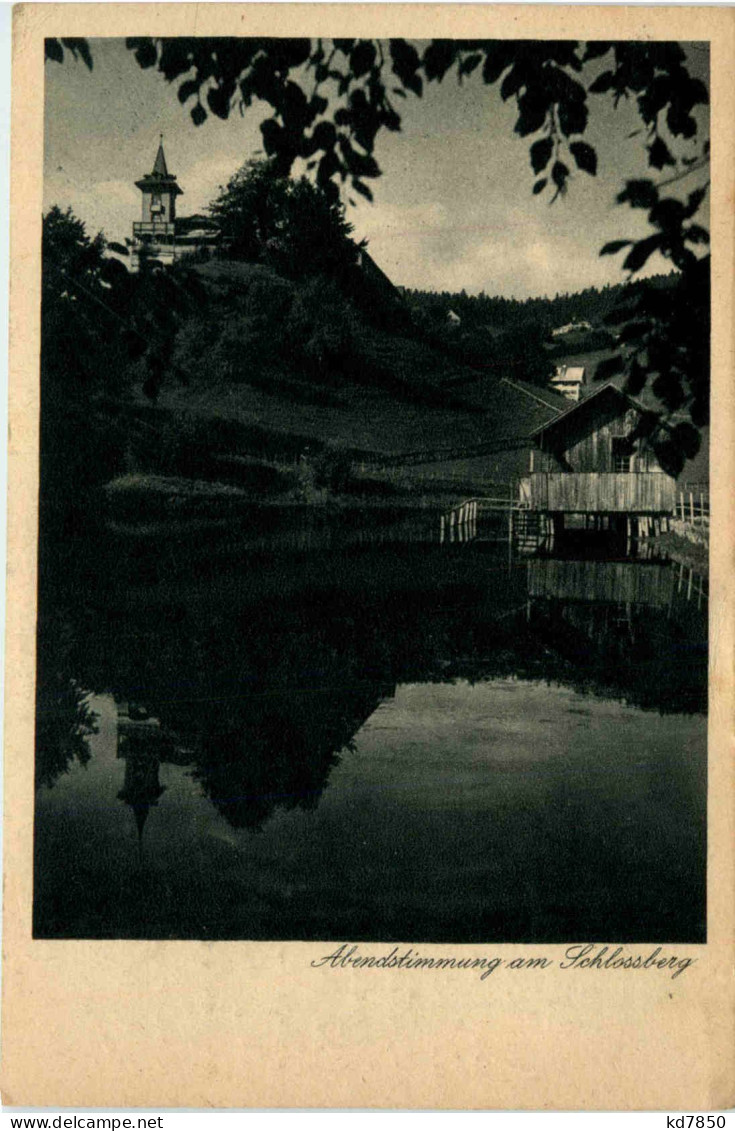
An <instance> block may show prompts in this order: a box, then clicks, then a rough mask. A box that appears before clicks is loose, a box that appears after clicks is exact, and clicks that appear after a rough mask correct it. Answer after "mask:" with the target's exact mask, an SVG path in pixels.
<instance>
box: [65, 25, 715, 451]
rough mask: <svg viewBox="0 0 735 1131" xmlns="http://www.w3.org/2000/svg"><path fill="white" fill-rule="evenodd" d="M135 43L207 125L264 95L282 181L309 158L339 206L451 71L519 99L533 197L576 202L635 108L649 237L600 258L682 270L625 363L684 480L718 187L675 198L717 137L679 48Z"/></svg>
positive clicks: (705, 385)
mask: <svg viewBox="0 0 735 1131" xmlns="http://www.w3.org/2000/svg"><path fill="white" fill-rule="evenodd" d="M126 44H127V47H128V49H129V50H130V51H131V52H133V54H134V57H135V59H136V61H137V62H138V64H139V65H140V66H141V67H143V68H156V69H157V70H158V71H159V72H160V74H161V75H162V76H163V77H164V78H165V80H166V81H167V82H169V83H171V84H175V85H176V86H177V95H178V98H179V101H180V102H181V103H182V104H187V105H189V107H190V113H191V118H192V121H193V123H194V125H196V126H201V125H202V124H203V123H204V122H205V121H206V120H207V117H208V116H209V115H210V114H213V115H215V116H216V117H219V118H222V119H226V118H228V117H229V115H230V113H231V112H232V110H233V109H239V110H240V112H241V113H242V112H245V111H246V110H247V109H248V108H249V107H250V106H252V104H253V103H254V102H255V101H256V100H260V101H261V102H264V103H266V104H267V105H269V106H270V107H271V109H272V111H273V112H272V115H271V116H270V117H268V118H267V119H266V120H265V121H264V122H263V123H262V126H261V132H262V136H263V146H264V149H265V152H266V154H267V155H268V157H269V158H270V159H271V161H272V167H273V170H274V171H275V172H276V173H277V174H279V175H281V176H285V175H286V174H288V173H289V172H290V171H291V169H292V167H293V165H294V162H295V161H296V160H297V159H303V160H305V161H306V163H307V166H308V168H309V169H310V170H311V171H312V172H313V175H314V177H315V181H316V184H317V185H318V186H319V187H320V188H321V189H323V191H324V192H325V193H326V194H327V195H328V196H329V197H330V199H331V200H332V201H337V200H338V198H339V194H340V191H341V190H346V191H347V192H348V194H349V193H350V192H354V193H355V194H359V195H362V196H364V197H366V198H367V199H372V191H371V189H370V187H369V184H368V182H369V181H370V180H374V179H375V178H377V177H379V176H380V172H381V170H380V166H379V165H378V162H377V160H376V157H375V154H374V151H375V146H376V139H377V138H378V135H379V134H380V132H381V131H382V130H388V131H391V132H396V131H399V130H400V129H401V114H400V112H399V109H398V107H399V105H400V100H401V99H405V98H406V97H408V96H410V95H413V96H416V97H421V95H422V94H423V91H424V89H425V87H426V85H427V84H430V83H440V82H442V81H443V80H444V79H445V78H447V77H448V76H453V77H454V78H455V79H457V80H458V81H459V82H460V83H463V82H464V81H465V80H466V79H468V78H469V76H472V75H479V76H480V77H481V80H482V82H483V83H484V84H486V85H487V86H489V87H497V88H498V90H499V94H500V97H501V99H503V101H510V100H513V101H515V104H516V109H517V116H516V121H515V126H514V129H515V132H516V134H518V135H519V136H520V137H522V138H526V139H528V141H529V159H530V165H531V172H532V175H533V178H534V180H533V186H532V191H533V192H534V193H536V194H542V193H547V194H549V196H550V199H552V200H556V199H557V198H559V197H560V196H563V195H564V194H565V192H566V189H567V185H568V181H569V178H570V175H571V171H572V169H573V168H574V169H576V170H579V171H581V172H582V173H584V174H586V175H589V176H595V175H596V173H597V168H598V155H597V152H596V150H595V148H594V146H593V145H592V144H590V142H589V140H587V138H586V136H585V135H586V132H587V127H588V123H589V120H590V114H591V112H594V108H595V106H596V105H597V104H598V102H599V100H601V99H605V98H607V99H612V100H613V102H614V103H615V104H616V105H617V104H618V103H619V102H620V100H621V99H628V100H630V101H632V102H633V103H634V105H635V107H636V109H637V113H638V115H639V117H640V119H641V122H642V134H643V139H644V140H643V145H644V148H645V154H646V163H647V166H648V169H649V171H650V172H649V175H648V176H646V177H641V178H638V179H635V180H631V181H628V182H627V183H626V184H624V186H623V187H622V189H621V191H620V193H619V194H618V198H617V199H618V203H620V204H625V205H628V206H629V207H631V208H633V209H642V210H644V211H645V213H646V216H647V219H648V222H649V224H650V226H651V228H652V232H651V235H649V236H647V237H645V238H644V239H639V240H628V239H625V238H622V239H620V240H616V241H613V242H611V243H608V244H607V245H606V246H605V247H604V248H603V249H602V251H601V254H617V253H619V252H625V258H624V261H623V268H624V270H625V271H627V272H628V273H629V274H630V275H633V274H635V273H637V272H639V271H640V270H642V269H643V267H645V265H646V263H647V262H648V259H649V258H650V256H651V255H652V254H653V253H654V252H659V253H660V254H661V255H662V256H664V257H665V258H667V259H669V260H670V261H671V263H672V264H673V265H674V266H675V268H676V269H677V270H678V272H679V285H678V287H677V293H676V294H671V295H670V296H669V297H670V298H671V302H668V301H661V300H660V299H659V300H658V301H648V300H646V301H643V302H642V304H641V303H639V301H638V299H635V300H633V301H632V302H631V303H629V304H628V307H627V310H626V318H625V321H624V322H621V323H619V325H620V326H621V329H620V331H619V333H620V347H621V348H620V351H619V357H618V362H617V367H618V369H619V371H620V372H623V373H625V374H626V376H627V379H628V382H629V386H630V388H631V389H633V388H636V387H638V388H639V389H640V388H642V387H643V386H644V385H646V384H647V385H649V386H650V388H651V389H652V390H653V392H654V394H655V396H656V397H657V398H658V400H659V401H660V405H661V408H660V411H659V412H658V413H657V414H656V415H655V417H651V424H650V428H649V434H648V436H647V439H648V441H649V442H651V443H652V444H653V445H654V446H655V447H656V450H657V452H658V454H659V456H660V458H662V459H663V461H664V464H665V466H666V467H667V469H668V470H670V471H672V472H677V471H679V470H680V469H681V467H682V465H683V461H684V459H685V456H686V455H687V454H689V452H690V451H691V449H692V447H693V444H694V441H693V440H692V435H693V434H696V432H692V431H691V430H688V431H687V444H686V446H682V444H681V443H680V442H679V440H678V439H677V436H678V435H680V434H679V433H677V432H676V430H675V429H674V430H673V431H672V425H671V417H672V416H673V415H674V414H682V413H685V414H687V415H688V416H689V418H690V419H691V421H692V424H693V425H694V428H695V429H696V428H697V427H699V426H701V425H702V424H704V423H706V421H707V418H708V406H709V257H708V255H707V245H708V242H709V235H708V232H707V230H706V229H705V227H704V226H703V225H702V224H701V223H699V222H698V221H697V215H698V213H699V212H700V210H701V209H702V207H703V205H704V203H705V198H706V194H707V185H706V184H705V185H702V186H699V187H697V188H696V189H695V190H694V191H693V192H691V193H690V194H689V196H688V197H687V198H686V200H684V201H681V200H679V199H678V197H677V195H676V193H675V192H674V193H673V194H671V193H668V192H667V190H668V189H669V187H670V186H671V185H674V184H676V183H678V182H679V181H681V180H682V179H684V178H685V177H688V176H690V175H691V174H696V173H698V172H700V171H702V170H705V169H706V168H707V166H708V161H709V140H708V138H706V137H704V138H701V137H699V129H700V123H699V121H698V116H697V111H698V110H699V108H702V107H704V106H706V105H707V103H708V100H709V99H708V91H707V87H706V85H705V84H704V83H703V82H702V81H701V80H700V79H699V78H697V77H696V76H694V75H692V74H691V73H690V70H689V67H688V66H687V56H686V52H685V51H684V48H683V47H682V46H681V45H680V44H678V43H673V42H650V41H644V40H641V41H627V42H607V41H606V42H577V41H574V40H558V41H553V40H544V41H529V40H468V39H456V40H446V39H435V40H431V41H429V42H428V43H423V44H418V45H417V44H416V43H414V42H411V41H409V40H405V39H390V40H388V41H384V40H378V39H335V40H332V41H329V40H322V39H305V38H304V39H288V38H280V39H277V38H263V37H252V38H238V39H232V38H226V39H225V38H207V37H198V38H185V37H180V38H175V39H152V38H142V37H136V38H130V39H128V40H127V41H126ZM65 51H68V52H71V53H72V54H73V55H74V56H75V57H76V58H81V59H82V60H83V62H84V63H85V64H86V65H87V66H88V67H90V68H91V67H92V65H93V60H92V56H91V53H90V50H89V46H88V44H87V43H86V41H84V40H47V43H46V52H47V57H48V58H50V59H52V60H56V61H57V62H60V61H62V60H63V58H64V54H65ZM693 147H698V148H696V149H695V148H693ZM660 174H664V176H663V179H659V180H658V181H656V180H655V179H654V178H655V177H656V176H660ZM683 310H686V312H687V318H686V319H685V325H684V326H682V322H681V312H682V311H683ZM631 327H632V328H631ZM692 327H693V328H692ZM603 375H606V374H603ZM687 449H688V450H687Z"/></svg>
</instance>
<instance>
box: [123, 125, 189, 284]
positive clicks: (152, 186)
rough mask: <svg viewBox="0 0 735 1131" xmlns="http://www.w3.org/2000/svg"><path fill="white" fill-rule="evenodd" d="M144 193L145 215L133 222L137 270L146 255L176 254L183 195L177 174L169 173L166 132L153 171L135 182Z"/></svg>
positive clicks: (169, 257)
mask: <svg viewBox="0 0 735 1131" xmlns="http://www.w3.org/2000/svg"><path fill="white" fill-rule="evenodd" d="M135 186H136V188H139V189H140V191H141V194H142V198H143V199H142V213H141V219H140V220H139V221H137V222H134V223H133V248H132V262H131V266H132V268H133V270H137V268H138V267H139V266H140V260H141V258H143V257H144V256H145V257H147V258H151V259H157V260H159V261H160V262H162V263H173V261H174V259H175V257H176V197H177V196H180V195H181V193H182V189H181V188H179V186H178V184H177V182H176V177H175V176H174V174H173V173H169V171H168V168H167V165H166V155H165V154H164V152H163V134H161V142H160V145H159V146H158V153H157V154H156V160H155V162H154V164H153V169H152V171H151V172H150V173H146V175H145V176H144V177H141V179H140V180H139V181H136V182H135Z"/></svg>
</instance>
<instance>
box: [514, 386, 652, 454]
mask: <svg viewBox="0 0 735 1131" xmlns="http://www.w3.org/2000/svg"><path fill="white" fill-rule="evenodd" d="M631 408H633V409H635V411H636V412H638V413H639V414H641V415H642V414H643V413H644V412H645V411H646V410H645V408H644V406H643V405H642V404H640V402H639V401H637V400H635V398H634V397H631V396H629V395H628V394H627V393H625V392H623V390H622V389H620V388H619V387H618V385H617V384H616V382H615V381H614V380H612V381H607V382H605V384H604V385H600V387H599V388H598V389H596V390H595V391H594V392H593V393H590V395H589V396H587V397H585V398H584V399H583V400H581V401H575V402H574V403H572V404H570V405H569V407H568V408H566V409H565V410H564V411H562V412H560V413H559V414H558V415H557V416H555V417H554V418H553V419H552V420H548V421H546V422H545V423H544V424H541V425H540V426H539V427H538V428H536V429H535V430H534V431H533V432H532V433H531V438H532V439H533V440H534V441H535V442H536V444H538V446H539V447H544V448H560V449H561V448H563V447H564V446H565V444H566V442H567V441H568V439H569V438H571V437H573V436H578V435H579V434H580V433H581V432H585V431H591V430H593V429H594V428H595V427H597V426H598V425H599V423H601V421H602V418H605V419H607V420H609V419H614V418H615V417H616V416H622V415H623V414H624V413H626V412H627V411H628V410H629V409H631Z"/></svg>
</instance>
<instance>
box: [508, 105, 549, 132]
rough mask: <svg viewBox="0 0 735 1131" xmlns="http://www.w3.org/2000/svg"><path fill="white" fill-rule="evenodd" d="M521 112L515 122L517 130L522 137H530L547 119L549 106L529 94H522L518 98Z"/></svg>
mask: <svg viewBox="0 0 735 1131" xmlns="http://www.w3.org/2000/svg"><path fill="white" fill-rule="evenodd" d="M518 108H519V110H520V114H519V115H518V120H517V121H516V124H515V132H516V133H517V134H519V135H520V136H521V137H528V135H529V134H535V133H536V131H537V130H540V129H541V127H542V126H543V124H544V122H545V121H546V114H547V112H548V107H547V106H546V104H545V103H541V102H538V101H537V100H534V99H532V98H531V97H529V95H522V96H521V97H520V98H519V99H518Z"/></svg>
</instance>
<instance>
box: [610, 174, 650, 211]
mask: <svg viewBox="0 0 735 1131" xmlns="http://www.w3.org/2000/svg"><path fill="white" fill-rule="evenodd" d="M626 201H627V202H628V203H629V204H630V206H631V208H653V206H654V205H655V204H656V202H657V201H658V190H657V188H656V186H655V185H654V183H653V181H642V180H636V181H626V184H625V188H624V189H622V191H621V192H619V193H618V195H617V202H618V204H625V203H626Z"/></svg>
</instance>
